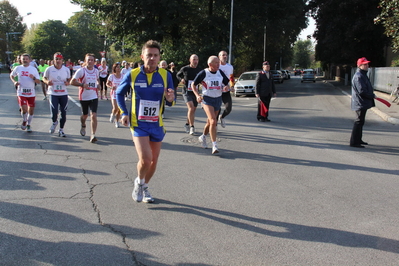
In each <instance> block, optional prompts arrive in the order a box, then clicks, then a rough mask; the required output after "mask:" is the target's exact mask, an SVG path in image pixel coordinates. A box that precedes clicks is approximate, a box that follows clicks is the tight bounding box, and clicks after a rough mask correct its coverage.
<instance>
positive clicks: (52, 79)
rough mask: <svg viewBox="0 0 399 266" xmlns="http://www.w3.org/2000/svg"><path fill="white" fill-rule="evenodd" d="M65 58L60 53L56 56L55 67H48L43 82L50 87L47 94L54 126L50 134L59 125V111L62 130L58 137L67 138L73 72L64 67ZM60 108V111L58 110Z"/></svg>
mask: <svg viewBox="0 0 399 266" xmlns="http://www.w3.org/2000/svg"><path fill="white" fill-rule="evenodd" d="M63 61H64V57H63V56H62V54H61V53H60V52H57V53H55V54H54V65H53V66H50V67H48V68H47V69H46V70H45V72H44V75H43V82H44V83H45V84H47V85H48V91H47V94H48V95H49V96H50V99H49V100H50V101H49V102H50V108H51V116H52V120H53V124H52V125H51V127H50V130H49V132H50V133H51V134H52V133H54V131H55V128H56V127H57V125H58V110H60V111H61V117H60V129H59V131H58V136H60V137H66V135H65V133H64V125H65V122H66V110H67V108H68V90H67V86H69V81H70V80H71V71H70V69H69V68H67V67H65V66H63V65H62V63H63ZM58 107H59V109H58Z"/></svg>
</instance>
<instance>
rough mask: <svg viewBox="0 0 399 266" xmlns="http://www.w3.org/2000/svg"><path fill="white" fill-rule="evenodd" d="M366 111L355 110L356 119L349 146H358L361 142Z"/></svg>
mask: <svg viewBox="0 0 399 266" xmlns="http://www.w3.org/2000/svg"><path fill="white" fill-rule="evenodd" d="M366 112H367V109H362V110H357V111H356V119H355V123H354V124H353V129H352V136H351V140H350V145H360V143H361V142H362V135H363V126H364V121H365V119H366Z"/></svg>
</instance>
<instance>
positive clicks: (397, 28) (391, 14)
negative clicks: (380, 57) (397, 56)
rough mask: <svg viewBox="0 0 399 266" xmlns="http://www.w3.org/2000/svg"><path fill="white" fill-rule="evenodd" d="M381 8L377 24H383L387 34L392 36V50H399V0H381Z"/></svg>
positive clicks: (376, 20) (376, 19)
mask: <svg viewBox="0 0 399 266" xmlns="http://www.w3.org/2000/svg"><path fill="white" fill-rule="evenodd" d="M379 9H380V10H381V13H380V14H379V15H378V16H377V17H376V18H375V20H374V22H375V23H376V24H382V25H383V26H384V28H385V34H386V35H387V36H388V37H391V40H392V45H391V47H392V50H393V51H394V52H398V51H399V0H381V1H380V5H379Z"/></svg>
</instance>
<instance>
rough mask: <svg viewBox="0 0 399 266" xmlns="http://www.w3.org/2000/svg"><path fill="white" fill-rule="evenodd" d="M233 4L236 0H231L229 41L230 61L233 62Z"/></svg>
mask: <svg viewBox="0 0 399 266" xmlns="http://www.w3.org/2000/svg"><path fill="white" fill-rule="evenodd" d="M233 6H234V0H231V11H230V41H229V63H230V64H231V54H232V53H233V52H232V49H233V48H232V46H233Z"/></svg>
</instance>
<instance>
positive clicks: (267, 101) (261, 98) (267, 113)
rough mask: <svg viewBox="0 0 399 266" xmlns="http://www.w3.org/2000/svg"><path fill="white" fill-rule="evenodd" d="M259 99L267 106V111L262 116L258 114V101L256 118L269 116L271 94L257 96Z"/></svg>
mask: <svg viewBox="0 0 399 266" xmlns="http://www.w3.org/2000/svg"><path fill="white" fill-rule="evenodd" d="M259 99H260V100H261V101H262V102H263V104H264V105H265V106H266V108H267V112H266V116H262V115H261V114H260V103H258V114H257V115H256V117H257V118H258V119H266V118H267V117H268V116H269V107H270V101H271V99H272V96H271V95H269V96H259Z"/></svg>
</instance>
